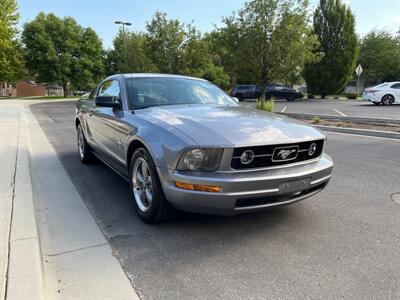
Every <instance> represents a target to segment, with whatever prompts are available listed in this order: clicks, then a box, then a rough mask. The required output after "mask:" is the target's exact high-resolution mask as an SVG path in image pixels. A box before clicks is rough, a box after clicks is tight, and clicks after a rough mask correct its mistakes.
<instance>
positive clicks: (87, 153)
mask: <svg viewBox="0 0 400 300" xmlns="http://www.w3.org/2000/svg"><path fill="white" fill-rule="evenodd" d="M76 139H77V144H78V153H79V158H80V160H81V162H83V163H84V164H90V163H93V162H94V161H95V157H94V155H93V153H92V149H90V146H89V144H88V142H87V141H86V138H85V134H84V132H83V129H82V126H81V124H79V125H78V128H77V130H76Z"/></svg>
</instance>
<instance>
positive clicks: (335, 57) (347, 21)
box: [304, 0, 358, 97]
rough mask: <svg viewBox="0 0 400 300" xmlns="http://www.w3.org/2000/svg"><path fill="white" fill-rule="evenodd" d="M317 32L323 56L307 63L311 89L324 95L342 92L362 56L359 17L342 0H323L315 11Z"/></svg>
mask: <svg viewBox="0 0 400 300" xmlns="http://www.w3.org/2000/svg"><path fill="white" fill-rule="evenodd" d="M314 33H315V34H316V35H317V37H318V41H319V43H320V47H319V48H318V49H317V51H316V53H317V54H320V55H322V59H321V60H320V61H319V62H314V63H310V64H307V65H306V67H305V70H304V77H305V80H306V82H307V88H308V90H309V91H310V92H312V93H314V94H320V95H322V97H324V96H325V95H329V94H336V93H339V92H340V91H341V90H342V89H343V88H344V87H345V85H346V84H347V82H348V81H349V79H351V77H352V73H353V72H354V69H355V63H356V59H357V56H358V46H357V35H356V32H355V20H354V16H353V14H352V13H351V10H350V8H348V7H347V6H346V5H345V4H342V2H341V0H320V3H319V6H318V7H317V9H316V10H315V12H314Z"/></svg>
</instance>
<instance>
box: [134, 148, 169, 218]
mask: <svg viewBox="0 0 400 300" xmlns="http://www.w3.org/2000/svg"><path fill="white" fill-rule="evenodd" d="M130 166H131V167H130V174H129V175H130V176H129V179H130V180H129V183H130V187H131V192H132V196H133V202H134V205H135V208H136V213H137V215H138V216H139V218H140V219H141V220H142V221H143V222H145V223H148V224H156V223H160V222H164V221H167V220H169V219H171V218H172V217H173V216H174V213H175V209H174V208H173V207H172V206H171V205H170V204H169V203H168V201H167V200H166V199H165V195H164V192H163V190H162V186H161V182H160V179H159V177H158V174H157V169H156V167H155V164H154V162H153V159H152V158H151V155H150V153H149V152H148V151H147V150H146V149H145V148H138V149H136V151H135V152H134V153H133V155H132V159H131V164H130Z"/></svg>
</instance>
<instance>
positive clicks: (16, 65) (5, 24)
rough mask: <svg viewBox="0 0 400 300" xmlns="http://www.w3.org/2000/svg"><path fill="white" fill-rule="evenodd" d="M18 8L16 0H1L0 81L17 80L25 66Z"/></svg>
mask: <svg viewBox="0 0 400 300" xmlns="http://www.w3.org/2000/svg"><path fill="white" fill-rule="evenodd" d="M17 9H18V5H17V2H16V1H15V0H0V82H3V81H13V80H16V79H17V77H18V76H19V74H20V72H21V71H22V67H23V59H22V47H21V44H20V42H19V40H18V39H17V37H16V36H17V28H16V26H17V23H18V19H19V14H18V12H17Z"/></svg>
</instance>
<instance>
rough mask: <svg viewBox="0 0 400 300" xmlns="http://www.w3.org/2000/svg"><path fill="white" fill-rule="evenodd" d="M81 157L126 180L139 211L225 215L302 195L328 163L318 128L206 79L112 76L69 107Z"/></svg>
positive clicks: (316, 187)
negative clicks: (255, 105)
mask: <svg viewBox="0 0 400 300" xmlns="http://www.w3.org/2000/svg"><path fill="white" fill-rule="evenodd" d="M75 124H76V129H77V141H78V150H79V155H80V159H81V161H82V162H83V163H89V162H91V161H93V159H94V158H95V157H96V158H98V159H100V160H101V161H103V162H104V163H105V164H107V165H108V166H109V167H111V168H112V169H113V170H114V171H115V172H117V173H118V174H119V175H121V176H122V177H123V178H125V179H126V180H127V181H129V183H130V186H131V191H132V196H133V199H134V201H133V202H134V205H135V208H136V211H137V214H138V215H139V217H140V218H141V219H142V220H143V221H145V222H147V223H157V222H160V221H163V220H165V219H167V218H168V217H170V216H171V214H172V213H173V212H174V209H180V210H185V211H190V212H199V213H207V214H220V215H232V214H237V213H243V212H250V211H255V210H259V209H264V208H268V207H273V206H278V205H285V204H290V203H294V202H296V201H299V200H303V199H305V198H307V197H310V196H312V195H315V194H316V193H318V192H320V191H321V190H322V189H323V188H324V187H325V186H326V185H327V183H328V182H329V180H330V178H331V173H332V169H333V162H332V160H331V158H330V157H329V156H328V155H327V154H325V153H324V146H325V141H326V137H325V135H324V134H323V133H321V132H320V131H319V130H317V129H315V128H314V127H312V126H309V125H306V124H303V123H301V122H298V121H295V120H291V119H289V118H286V117H284V116H281V115H276V114H272V113H267V112H264V111H259V110H255V109H251V108H245V107H241V106H239V105H238V103H237V101H236V100H235V99H233V98H231V97H230V96H228V95H227V94H225V93H224V92H223V91H222V90H220V89H219V88H218V87H216V86H215V85H213V84H211V83H210V82H208V81H206V80H203V79H198V78H191V77H185V76H177V75H163V74H125V75H113V76H110V77H108V78H107V79H105V80H104V81H102V82H101V83H100V84H99V85H98V87H97V88H96V89H95V90H94V91H93V92H92V93H91V94H90V95H88V96H86V97H83V98H82V99H80V100H79V101H78V102H77V104H76V119H75Z"/></svg>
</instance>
